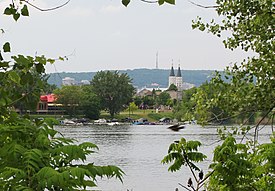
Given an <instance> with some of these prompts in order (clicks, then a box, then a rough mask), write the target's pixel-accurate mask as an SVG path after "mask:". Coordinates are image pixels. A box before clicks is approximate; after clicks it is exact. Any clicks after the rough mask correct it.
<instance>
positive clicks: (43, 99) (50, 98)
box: [36, 94, 63, 114]
mask: <svg viewBox="0 0 275 191" xmlns="http://www.w3.org/2000/svg"><path fill="white" fill-rule="evenodd" d="M56 99H57V98H56V96H55V95H54V94H48V95H41V96H40V100H39V102H38V105H37V110H36V112H37V113H51V114H53V113H62V112H63V108H62V104H57V103H55V101H56Z"/></svg>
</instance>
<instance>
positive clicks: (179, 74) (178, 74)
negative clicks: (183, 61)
mask: <svg viewBox="0 0 275 191" xmlns="http://www.w3.org/2000/svg"><path fill="white" fill-rule="evenodd" d="M177 77H181V71H180V65H179V68H178V73H177Z"/></svg>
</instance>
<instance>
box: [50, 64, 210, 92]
mask: <svg viewBox="0 0 275 191" xmlns="http://www.w3.org/2000/svg"><path fill="white" fill-rule="evenodd" d="M119 72H120V73H126V74H128V75H129V77H130V78H131V79H132V83H133V85H134V86H137V87H139V88H141V87H144V86H147V87H149V86H150V85H151V84H152V83H157V84H159V85H160V86H159V87H161V88H166V87H168V76H169V73H170V70H168V69H134V70H119ZM213 72H214V71H213V70H182V76H183V81H184V82H187V83H190V84H194V85H195V86H200V85H201V84H202V83H204V82H205V81H209V80H210V78H211V76H212V74H213ZM95 74H96V72H79V73H77V72H72V73H71V72H62V73H52V74H49V79H48V83H49V84H55V85H57V86H58V87H60V86H61V84H62V79H63V78H65V77H71V78H74V79H75V80H76V81H78V82H80V81H81V80H89V81H91V80H92V78H93V77H94V76H95Z"/></svg>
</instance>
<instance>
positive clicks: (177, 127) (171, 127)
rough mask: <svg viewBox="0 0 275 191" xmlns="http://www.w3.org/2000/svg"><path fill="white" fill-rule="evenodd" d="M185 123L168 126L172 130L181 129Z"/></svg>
mask: <svg viewBox="0 0 275 191" xmlns="http://www.w3.org/2000/svg"><path fill="white" fill-rule="evenodd" d="M184 128H185V125H180V124H173V125H170V126H169V127H168V129H171V130H172V131H179V130H180V129H184Z"/></svg>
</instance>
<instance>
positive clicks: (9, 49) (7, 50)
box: [3, 42, 11, 52]
mask: <svg viewBox="0 0 275 191" xmlns="http://www.w3.org/2000/svg"><path fill="white" fill-rule="evenodd" d="M3 49H4V52H10V51H11V47H10V43H9V42H6V43H5V44H4V45H3Z"/></svg>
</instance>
